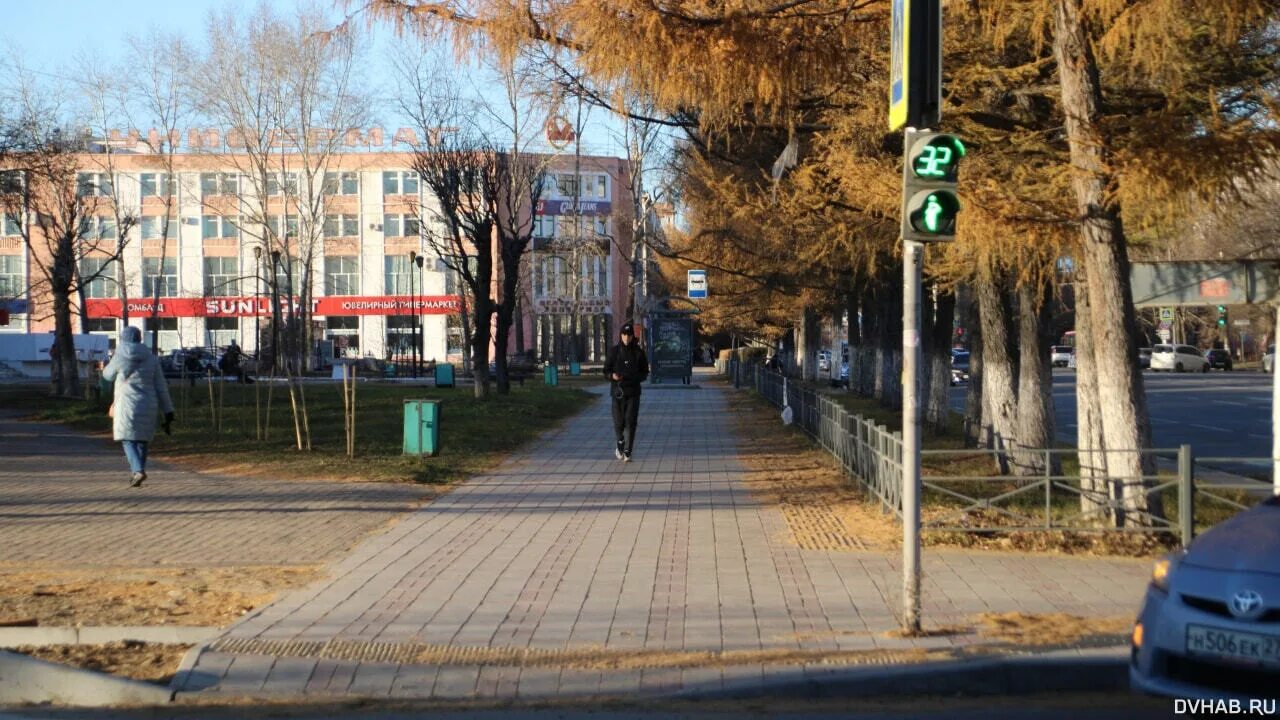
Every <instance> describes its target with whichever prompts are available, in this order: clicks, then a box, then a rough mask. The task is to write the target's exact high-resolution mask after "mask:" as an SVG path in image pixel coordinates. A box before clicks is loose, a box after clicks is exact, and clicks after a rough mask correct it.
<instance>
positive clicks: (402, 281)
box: [0, 255, 457, 298]
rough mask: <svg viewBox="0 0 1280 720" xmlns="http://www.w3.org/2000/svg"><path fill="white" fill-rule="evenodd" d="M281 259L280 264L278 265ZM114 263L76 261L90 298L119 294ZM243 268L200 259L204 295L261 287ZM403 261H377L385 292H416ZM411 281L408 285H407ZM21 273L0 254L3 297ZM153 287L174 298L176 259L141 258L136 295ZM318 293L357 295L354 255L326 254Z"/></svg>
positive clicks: (18, 283)
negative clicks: (320, 290)
mask: <svg viewBox="0 0 1280 720" xmlns="http://www.w3.org/2000/svg"><path fill="white" fill-rule="evenodd" d="M284 264H285V263H281V267H283V266H284ZM288 265H289V266H290V267H291V268H292V270H293V278H292V280H293V287H295V288H297V287H300V283H299V281H298V272H297V270H298V267H299V266H300V263H299V262H298V261H297V260H296V259H295V260H293V261H292V262H290V263H288ZM118 268H119V263H116V262H113V261H112V260H111V259H110V258H84V259H82V260H81V261H80V276H81V277H82V278H86V279H88V280H89V282H88V283H87V284H86V286H85V296H86V297H90V298H114V297H118V296H119V294H120V293H119V289H118V287H117V285H116V283H117V282H118V280H119V277H118V276H119V273H118ZM250 270H251V268H245V271H246V272H241V268H240V258H236V257H209V258H205V259H204V295H205V296H206V297H240V296H243V295H246V294H253V293H255V292H259V291H263V292H265V288H263V287H260V286H258V284H257V282H256V281H255V278H254V275H252V274H251V272H249V271H250ZM411 278H413V274H412V272H411V270H410V265H409V259H408V258H407V257H405V256H404V255H387V256H385V258H384V263H383V281H384V282H383V287H384V288H385V289H384V292H385V293H386V294H388V295H408V294H410V293H414V292H416V293H421V292H422V281H421V279H420V275H419V278H413V279H412V280H411ZM277 280H278V282H279V286H280V287H281V288H283V287H286V286H287V285H288V281H289V278H287V277H286V274H285V272H284V270H283V269H277ZM411 282H412V285H410V283H411ZM23 287H24V284H23V282H22V273H21V257H19V256H16V255H0V297H5V296H6V295H5V288H9V295H8V296H10V297H12V296H18V295H21V294H23V292H25V291H24V290H23ZM157 288H158V289H159V290H160V296H161V297H177V296H178V294H179V292H178V261H177V258H171V257H167V258H164V259H163V262H161V258H142V296H143V297H153V296H154V295H155V294H156V290H157ZM445 293H446V294H456V293H457V283H456V282H454V278H453V277H452V273H449V274H447V275H446V288H445ZM324 294H325V295H359V294H360V259H359V258H358V257H349V256H329V257H326V258H325V259H324Z"/></svg>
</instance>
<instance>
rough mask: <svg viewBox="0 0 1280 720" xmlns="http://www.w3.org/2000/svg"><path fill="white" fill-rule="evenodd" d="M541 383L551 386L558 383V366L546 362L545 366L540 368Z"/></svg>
mask: <svg viewBox="0 0 1280 720" xmlns="http://www.w3.org/2000/svg"><path fill="white" fill-rule="evenodd" d="M542 383H543V384H544V385H550V386H552V387H555V386H556V385H559V384H560V368H558V367H556V364H555V363H547V364H546V367H544V368H542Z"/></svg>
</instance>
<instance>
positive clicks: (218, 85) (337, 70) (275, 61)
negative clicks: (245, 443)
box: [197, 5, 372, 450]
mask: <svg viewBox="0 0 1280 720" xmlns="http://www.w3.org/2000/svg"><path fill="white" fill-rule="evenodd" d="M327 27H328V25H327V23H326V20H325V18H324V16H323V15H322V14H321V13H320V12H319V11H317V10H315V9H314V8H313V9H304V10H302V11H301V12H299V13H298V14H297V15H296V16H291V17H288V18H285V17H281V16H279V15H277V14H275V12H274V11H273V10H271V9H270V8H269V7H268V6H266V5H260V6H259V7H258V9H257V10H256V11H255V12H254V13H253V14H252V15H251V16H249V17H248V18H247V19H242V18H241V17H239V16H238V15H237V14H236V13H235V11H233V10H225V11H223V12H221V13H214V14H212V15H211V16H210V18H209V25H208V33H207V37H208V45H209V54H208V56H207V58H206V59H205V61H204V63H203V64H202V67H201V68H200V71H199V72H198V73H197V77H198V78H199V81H198V82H197V87H198V89H199V91H200V95H201V97H202V98H204V101H205V103H206V105H207V112H208V113H209V114H210V116H211V118H212V119H213V120H215V121H216V122H217V123H218V124H219V125H221V126H223V127H226V128H229V130H228V135H227V137H226V139H225V144H226V151H227V152H226V153H225V156H224V157H225V158H226V162H227V164H228V166H229V167H231V168H232V169H233V173H231V174H230V175H229V176H224V177H219V178H217V179H216V184H217V190H216V193H215V192H209V193H207V194H206V193H203V192H202V197H203V200H202V202H204V203H205V206H206V209H207V211H209V212H211V213H212V214H215V215H226V216H228V217H235V220H233V221H232V222H234V223H235V224H236V226H237V228H238V230H239V231H240V232H241V233H243V234H245V235H246V236H248V237H249V238H250V241H251V242H252V243H253V244H255V245H257V246H259V247H261V248H262V256H263V257H264V258H270V260H271V265H272V268H271V270H270V271H269V272H267V278H266V279H267V286H268V288H269V289H270V290H271V293H272V296H273V297H280V298H282V299H283V300H284V303H283V305H284V307H283V310H282V308H281V303H273V308H272V313H273V318H272V320H273V322H272V325H273V327H274V328H278V332H273V337H279V338H280V342H279V347H277V346H276V344H275V343H274V342H273V344H272V365H273V367H276V368H280V369H283V371H284V373H285V375H286V377H287V378H288V379H289V397H290V401H291V404H292V406H293V408H294V430H295V436H296V440H297V447H298V449H300V450H303V449H310V447H311V437H310V436H311V433H310V423H309V419H308V417H307V412H306V397H305V393H304V391H303V388H302V385H301V383H300V382H299V379H300V377H301V375H302V373H303V372H304V371H305V369H306V366H307V360H308V357H309V353H308V348H309V346H310V331H311V301H312V298H313V296H314V287H313V277H314V275H315V269H316V267H315V266H316V262H317V260H318V258H319V257H320V256H321V255H322V253H323V241H324V208H325V197H326V196H325V192H324V191H325V183H324V178H325V173H326V172H335V171H337V170H338V169H339V168H340V166H341V161H342V158H343V154H342V153H341V150H342V148H343V146H344V142H345V138H346V137H347V136H348V133H349V132H351V131H357V130H358V128H360V127H362V126H364V125H365V124H366V123H367V121H368V118H369V114H368V113H369V109H370V107H371V106H372V103H371V101H370V98H368V97H367V96H366V95H365V94H364V92H363V90H361V89H360V88H361V85H360V83H359V78H358V76H357V72H356V70H357V68H358V67H359V66H360V64H359V58H360V50H361V48H360V39H359V37H358V35H357V34H356V33H354V31H351V32H344V33H329V32H327V31H326V28H327ZM216 150H217V151H218V152H220V153H221V152H222V150H223V148H221V147H218V148H217V149H216ZM282 315H283V317H281V316H282Z"/></svg>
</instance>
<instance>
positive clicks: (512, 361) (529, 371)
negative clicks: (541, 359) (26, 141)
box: [507, 355, 538, 385]
mask: <svg viewBox="0 0 1280 720" xmlns="http://www.w3.org/2000/svg"><path fill="white" fill-rule="evenodd" d="M537 370H538V363H537V362H535V361H534V359H533V358H532V357H530V356H528V355H511V356H508V357H507V379H508V380H510V381H511V382H518V383H520V384H521V385H524V381H525V380H528V379H529V378H531V377H533V375H534V373H536V372H537Z"/></svg>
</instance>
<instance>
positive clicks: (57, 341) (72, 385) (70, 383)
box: [49, 288, 83, 398]
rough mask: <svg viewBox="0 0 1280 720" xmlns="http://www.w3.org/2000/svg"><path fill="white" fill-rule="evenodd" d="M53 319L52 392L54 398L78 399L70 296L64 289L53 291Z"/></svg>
mask: <svg viewBox="0 0 1280 720" xmlns="http://www.w3.org/2000/svg"><path fill="white" fill-rule="evenodd" d="M53 317H54V337H53V353H52V354H51V356H50V358H49V360H50V363H51V368H52V369H51V371H50V372H51V377H50V385H51V387H52V392H53V395H54V396H56V397H64V398H78V397H80V396H81V395H82V393H83V391H82V389H81V387H80V367H79V362H78V361H77V360H76V341H75V337H74V336H73V333H72V331H71V295H70V293H69V292H68V291H67V290H65V289H61V288H54V289H53Z"/></svg>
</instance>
